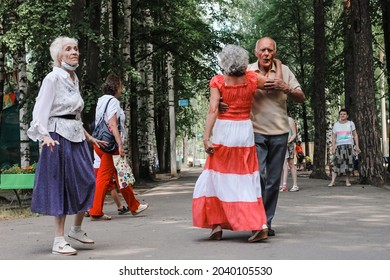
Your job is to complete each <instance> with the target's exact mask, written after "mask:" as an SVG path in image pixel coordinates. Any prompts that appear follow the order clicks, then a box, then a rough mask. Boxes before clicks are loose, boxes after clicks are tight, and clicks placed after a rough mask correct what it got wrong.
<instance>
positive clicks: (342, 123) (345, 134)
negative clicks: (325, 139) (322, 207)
mask: <svg viewBox="0 0 390 280" xmlns="http://www.w3.org/2000/svg"><path fill="white" fill-rule="evenodd" d="M332 132H333V133H332V154H333V158H334V159H333V170H332V181H331V182H330V184H329V185H328V187H333V186H334V185H335V181H336V177H337V174H343V173H345V174H346V176H347V178H346V180H345V185H346V186H347V187H350V186H351V181H350V178H349V177H350V173H351V172H353V169H354V161H353V154H359V153H360V148H359V138H358V134H357V132H356V127H355V124H354V123H353V121H349V120H348V110H347V109H341V110H340V111H339V121H338V122H336V123H335V124H334V125H333V130H332ZM354 142H355V145H354Z"/></svg>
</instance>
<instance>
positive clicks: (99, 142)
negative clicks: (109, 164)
mask: <svg viewBox="0 0 390 280" xmlns="http://www.w3.org/2000/svg"><path fill="white" fill-rule="evenodd" d="M86 139H87V142H88V143H90V144H91V145H96V146H97V147H98V148H100V147H107V145H108V143H107V142H106V141H103V140H98V139H96V138H95V137H93V136H91V135H89V134H87V135H86Z"/></svg>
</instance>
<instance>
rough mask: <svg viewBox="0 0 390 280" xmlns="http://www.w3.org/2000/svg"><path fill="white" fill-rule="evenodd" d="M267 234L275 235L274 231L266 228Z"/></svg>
mask: <svg viewBox="0 0 390 280" xmlns="http://www.w3.org/2000/svg"><path fill="white" fill-rule="evenodd" d="M268 236H275V231H274V230H273V229H270V228H269V229H268Z"/></svg>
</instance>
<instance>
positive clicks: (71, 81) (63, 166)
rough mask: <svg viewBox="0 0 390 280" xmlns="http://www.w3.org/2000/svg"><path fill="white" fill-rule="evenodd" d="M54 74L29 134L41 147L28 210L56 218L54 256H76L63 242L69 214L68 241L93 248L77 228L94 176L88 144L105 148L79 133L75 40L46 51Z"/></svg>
mask: <svg viewBox="0 0 390 280" xmlns="http://www.w3.org/2000/svg"><path fill="white" fill-rule="evenodd" d="M50 55H51V57H52V59H53V70H52V71H51V72H50V73H49V74H48V75H47V76H46V77H45V79H44V80H43V82H42V85H41V88H40V90H39V94H38V97H37V99H36V103H35V106H34V111H33V120H32V122H31V124H30V128H29V130H28V131H27V134H28V136H29V137H30V138H31V139H32V140H33V141H40V142H41V143H42V151H41V154H40V158H39V161H38V167H37V171H36V173H35V182H34V190H33V195H32V203H31V211H32V212H34V213H40V214H44V215H50V216H54V225H55V238H54V243H53V248H52V253H53V254H60V255H74V254H77V250H76V249H74V248H73V247H72V246H71V245H70V244H69V243H68V242H67V241H66V240H65V237H64V226H65V219H66V216H67V215H73V214H75V219H74V223H73V225H72V227H71V229H70V231H69V233H68V237H69V238H70V239H71V240H73V241H77V242H80V243H83V244H94V241H93V240H92V239H90V238H89V237H88V236H87V234H86V233H85V232H84V231H83V230H82V229H81V223H82V221H83V217H84V212H85V211H87V210H88V209H89V208H91V206H92V201H93V194H94V190H95V175H94V170H93V164H92V158H91V153H90V151H89V148H88V144H87V142H86V141H88V142H90V143H91V144H94V145H97V146H99V145H106V142H103V141H99V140H97V139H95V138H93V137H92V136H91V135H89V134H88V133H87V132H86V131H85V130H84V128H83V123H82V121H81V119H80V114H81V112H82V110H83V107H84V101H83V99H82V97H81V95H80V89H79V80H78V78H77V75H76V73H75V70H76V68H77V66H78V62H79V50H78V44H77V41H76V40H75V39H73V38H69V37H58V38H56V39H55V40H54V41H53V42H52V44H51V46H50Z"/></svg>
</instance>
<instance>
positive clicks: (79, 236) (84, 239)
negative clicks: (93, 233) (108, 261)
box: [68, 230, 95, 244]
mask: <svg viewBox="0 0 390 280" xmlns="http://www.w3.org/2000/svg"><path fill="white" fill-rule="evenodd" d="M68 237H69V238H71V239H74V240H76V241H78V242H81V243H83V244H95V241H93V240H92V239H91V238H89V237H88V236H87V233H86V232H85V231H83V230H80V231H79V232H75V231H73V230H70V231H69V234H68Z"/></svg>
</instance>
